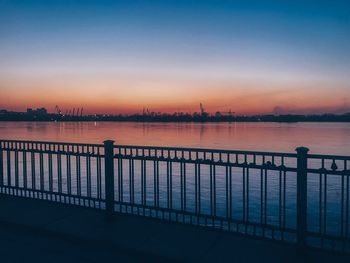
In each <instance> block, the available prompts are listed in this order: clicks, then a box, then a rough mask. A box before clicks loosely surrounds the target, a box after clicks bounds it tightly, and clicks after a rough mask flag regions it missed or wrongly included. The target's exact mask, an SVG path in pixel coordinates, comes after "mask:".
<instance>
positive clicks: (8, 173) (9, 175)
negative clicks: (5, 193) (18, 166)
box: [6, 149, 12, 190]
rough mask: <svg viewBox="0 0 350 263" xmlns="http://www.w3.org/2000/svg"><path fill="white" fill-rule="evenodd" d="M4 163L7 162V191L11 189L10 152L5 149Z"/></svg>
mask: <svg viewBox="0 0 350 263" xmlns="http://www.w3.org/2000/svg"><path fill="white" fill-rule="evenodd" d="M6 155H7V156H6V161H7V186H9V188H8V189H9V190H10V189H11V183H12V182H11V177H12V176H11V150H10V149H7V151H6Z"/></svg>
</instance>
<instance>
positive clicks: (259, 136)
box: [0, 122, 350, 154]
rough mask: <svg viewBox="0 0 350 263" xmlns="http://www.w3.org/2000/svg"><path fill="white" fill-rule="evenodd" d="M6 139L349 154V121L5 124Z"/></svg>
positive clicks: (3, 123)
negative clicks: (298, 149) (110, 142)
mask: <svg viewBox="0 0 350 263" xmlns="http://www.w3.org/2000/svg"><path fill="white" fill-rule="evenodd" d="M0 129H1V136H2V139H18V140H38V141H61V142H82V143H89V142H91V143H102V142H103V141H104V140H106V139H112V140H115V142H116V144H130V145H155V146H179V147H180V146H181V147H204V148H214V149H215V148H219V149H230V150H232V149H236V150H259V151H285V152H293V151H294V149H295V148H296V147H298V146H300V145H303V146H307V147H309V148H310V149H311V151H312V152H314V153H332V154H350V152H349V149H350V125H349V124H346V123H343V124H342V123H339V124H331V123H330V124H326V123H321V124H317V123H289V124H286V123H285V124H280V123H205V124H204V123H131V122H122V123H113V122H97V123H94V122H63V123H58V122H57V123H47V122H19V123H14V122H2V123H0Z"/></svg>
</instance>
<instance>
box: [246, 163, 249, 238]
mask: <svg viewBox="0 0 350 263" xmlns="http://www.w3.org/2000/svg"><path fill="white" fill-rule="evenodd" d="M246 163H247V162H246ZM246 222H247V223H248V222H249V166H247V168H246ZM246 227H248V224H246ZM246 232H247V228H246Z"/></svg>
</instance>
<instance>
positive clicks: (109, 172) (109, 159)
mask: <svg viewBox="0 0 350 263" xmlns="http://www.w3.org/2000/svg"><path fill="white" fill-rule="evenodd" d="M103 143H104V152H105V192H106V215H107V218H111V217H112V215H113V212H114V145H113V143H114V141H111V140H107V141H104V142H103Z"/></svg>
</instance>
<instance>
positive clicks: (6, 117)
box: [0, 111, 350, 123]
mask: <svg viewBox="0 0 350 263" xmlns="http://www.w3.org/2000/svg"><path fill="white" fill-rule="evenodd" d="M0 121H37V122H43V121H46V122H83V121H84V122H100V121H106V122H160V123H162V122H163V123H167V122H183V123H190V122H193V123H211V122H213V123H215V122H277V123H296V122H350V113H345V114H341V115H340V114H339V115H336V114H320V115H293V114H285V115H272V114H270V115H253V116H245V115H241V116H239V115H221V114H215V115H210V114H208V113H206V112H205V113H202V114H198V113H194V114H176V113H175V114H166V113H164V114H134V115H106V114H104V115H102V114H101V115H63V114H52V113H44V114H43V113H41V112H40V111H35V113H27V112H7V113H5V114H0Z"/></svg>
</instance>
